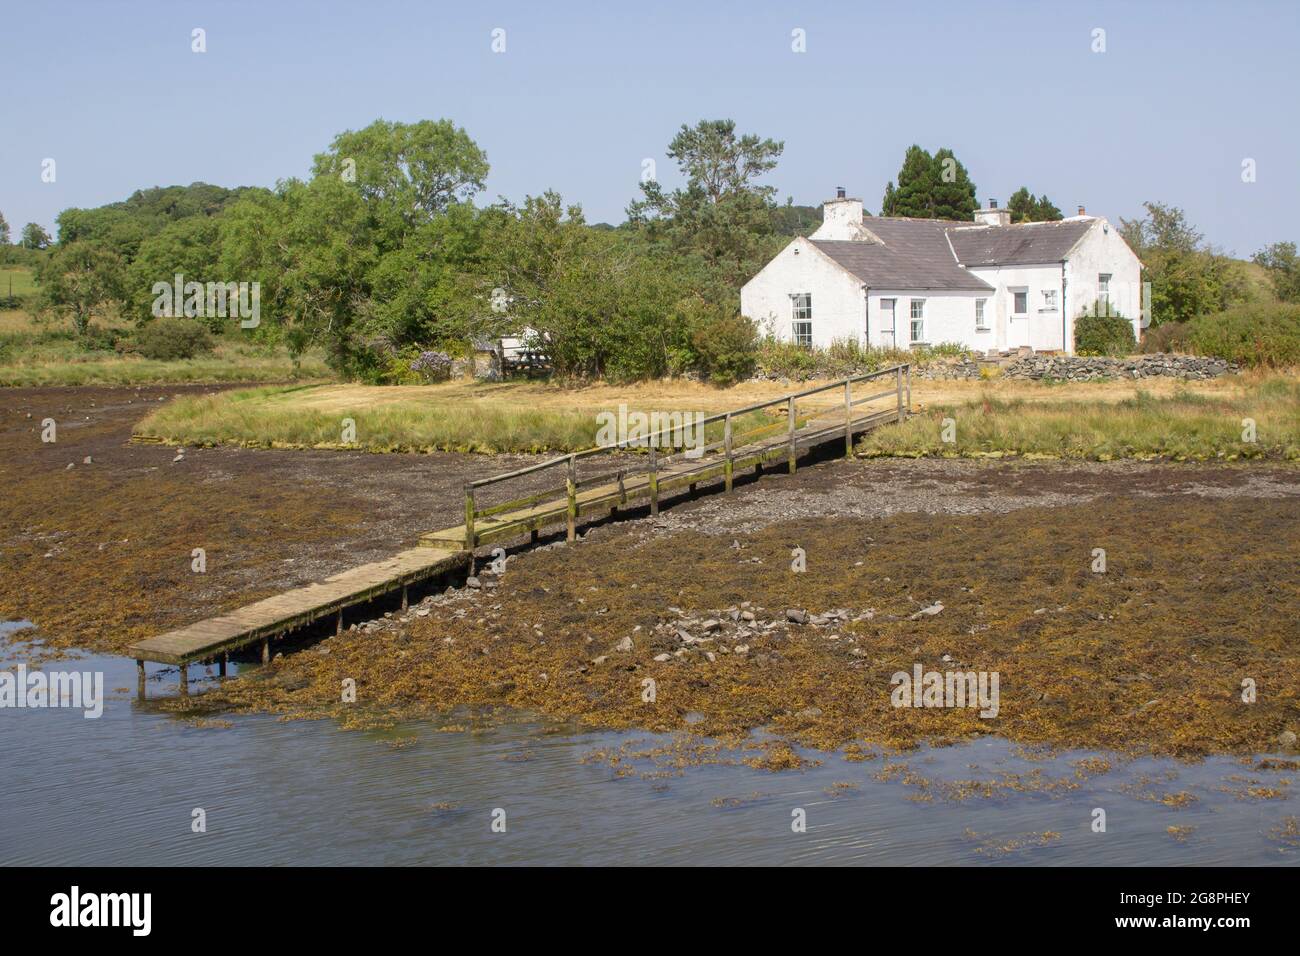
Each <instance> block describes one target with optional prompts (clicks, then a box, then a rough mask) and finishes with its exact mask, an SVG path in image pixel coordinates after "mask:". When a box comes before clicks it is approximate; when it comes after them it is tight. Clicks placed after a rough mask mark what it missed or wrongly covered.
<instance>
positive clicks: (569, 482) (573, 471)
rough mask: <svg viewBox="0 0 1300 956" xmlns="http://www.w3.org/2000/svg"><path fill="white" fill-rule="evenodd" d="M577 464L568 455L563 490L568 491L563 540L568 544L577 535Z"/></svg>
mask: <svg viewBox="0 0 1300 956" xmlns="http://www.w3.org/2000/svg"><path fill="white" fill-rule="evenodd" d="M577 475H578V471H577V465H576V459H575V458H574V456H573V455H570V456H569V470H568V474H566V475H565V477H564V485H565V490H566V491H568V493H569V523H568V528H567V533H566V535H565V540H566V541H568V542H569V543H570V544H572V543H573V540H574V539H575V538H576V537H577V523H578V480H577Z"/></svg>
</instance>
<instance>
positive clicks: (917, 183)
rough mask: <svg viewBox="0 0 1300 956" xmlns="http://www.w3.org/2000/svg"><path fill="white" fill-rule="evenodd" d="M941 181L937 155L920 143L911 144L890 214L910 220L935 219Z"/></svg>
mask: <svg viewBox="0 0 1300 956" xmlns="http://www.w3.org/2000/svg"><path fill="white" fill-rule="evenodd" d="M938 182H939V176H938V168H937V167H936V166H935V165H934V157H933V156H931V155H930V154H929V153H927V152H926V151H925V150H923V149H922V148H921V147H920V146H917V145H916V144H913V145H911V146H909V147H908V149H907V155H906V156H904V157H903V168H902V169H900V170H899V171H898V188H897V189H896V190H895V191H894V195H893V204H892V206H891V209H890V212H889V215H891V216H903V217H906V218H909V219H929V218H931V214H932V213H933V211H934V194H935V188H936V186H938ZM886 195H888V193H887V194H886Z"/></svg>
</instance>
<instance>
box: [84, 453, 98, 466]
mask: <svg viewBox="0 0 1300 956" xmlns="http://www.w3.org/2000/svg"><path fill="white" fill-rule="evenodd" d="M94 461H95V459H93V458H91V457H90V456H89V455H87V456H86V457H85V458H83V459H81V463H82V464H83V465H90V464H93V463H94Z"/></svg>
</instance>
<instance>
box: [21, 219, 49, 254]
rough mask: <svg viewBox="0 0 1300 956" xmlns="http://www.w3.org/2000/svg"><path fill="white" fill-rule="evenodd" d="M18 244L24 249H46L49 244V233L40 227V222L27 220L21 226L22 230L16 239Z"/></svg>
mask: <svg viewBox="0 0 1300 956" xmlns="http://www.w3.org/2000/svg"><path fill="white" fill-rule="evenodd" d="M18 245H20V246H22V247H23V248H24V249H48V248H49V245H50V234H49V233H48V232H46V231H45V230H44V229H43V228H41V226H40V224H38V223H34V222H29V223H28V224H27V225H25V226H23V231H22V233H21V235H20V236H19V239H18Z"/></svg>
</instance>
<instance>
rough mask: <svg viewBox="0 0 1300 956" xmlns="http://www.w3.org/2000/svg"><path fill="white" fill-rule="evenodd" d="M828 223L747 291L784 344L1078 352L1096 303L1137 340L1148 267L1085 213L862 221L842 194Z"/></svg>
mask: <svg viewBox="0 0 1300 956" xmlns="http://www.w3.org/2000/svg"><path fill="white" fill-rule="evenodd" d="M822 216H823V222H822V225H821V226H820V227H818V229H817V231H816V232H814V233H813V234H812V235H811V236H809V237H807V238H802V237H800V238H798V239H795V240H794V241H793V242H791V243H790V244H789V245H788V246H786V247H785V248H784V249H783V250H781V252H779V253H778V254H777V256H776V257H775V258H774V259H773V260H772V261H771V262H769V263H768V264H767V265H766V266H764V267H763V268H762V269H761V270H760V271H759V273H758V274H757V275H756V276H754V278H752V279H750V280H749V281H748V282H747V283H745V286H744V288H742V289H741V291H740V309H741V313H742V314H744V315H746V316H748V317H749V318H751V319H753V320H755V321H756V322H758V323H759V326H760V328H762V329H764V330H765V331H767V332H769V333H770V334H772V335H773V336H775V337H776V338H777V339H781V340H785V341H795V342H799V343H801V344H805V345H815V346H820V347H825V346H827V345H830V344H831V342H832V341H834V340H837V339H856V340H857V341H858V342H860V343H864V344H869V345H873V346H877V347H897V348H907V347H910V346H913V345H921V344H929V345H936V344H938V343H940V342H957V343H960V344H962V345H964V346H967V347H968V348H971V349H973V350H975V351H979V352H989V351H1000V352H1001V351H1010V350H1015V349H1019V348H1022V347H1025V346H1028V347H1030V348H1032V349H1034V350H1035V351H1039V352H1045V351H1062V352H1072V351H1074V320H1075V318H1076V317H1077V316H1078V315H1079V314H1080V313H1082V312H1083V311H1084V310H1085V309H1088V310H1091V308H1092V306H1093V303H1094V302H1101V303H1103V305H1105V304H1109V306H1110V307H1111V308H1113V309H1116V310H1118V311H1119V312H1120V314H1122V315H1124V316H1125V317H1127V318H1131V319H1132V320H1133V334H1134V337H1136V336H1137V335H1138V330H1139V323H1140V316H1141V309H1142V296H1141V285H1140V282H1141V269H1142V264H1141V262H1139V261H1138V258H1137V256H1135V255H1134V254H1133V251H1132V250H1131V249H1130V248H1129V247H1128V244H1127V243H1125V242H1124V240H1123V239H1121V238H1120V236H1119V232H1118V231H1117V230H1116V229H1114V228H1113V227H1112V226H1111V225H1110V223H1109V222H1107V221H1106V220H1105V219H1103V218H1099V217H1096V216H1088V215H1085V214H1084V210H1083V207H1082V206H1080V207H1079V215H1077V216H1071V217H1070V218H1068V219H1063V220H1061V221H1059V222H1034V223H1024V224H1021V225H1015V226H1013V225H1011V217H1010V213H1008V212H1007V210H1005V209H999V208H997V203H996V202H993V203H990V205H989V208H987V209H980V210H978V211H977V212H976V213H975V221H974V222H952V221H948V220H939V219H894V218H886V217H865V218H864V217H863V214H862V200H860V199H848V198H845V196H844V190H843V189H840V190H839V195H838V197H837V198H835V199H833V200H830V201H829V202H827V203H826V204H825V206H824V207H823V213H822Z"/></svg>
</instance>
